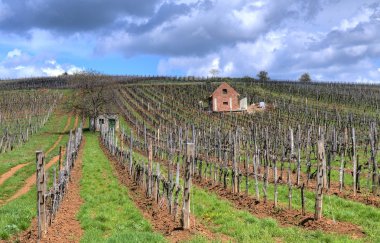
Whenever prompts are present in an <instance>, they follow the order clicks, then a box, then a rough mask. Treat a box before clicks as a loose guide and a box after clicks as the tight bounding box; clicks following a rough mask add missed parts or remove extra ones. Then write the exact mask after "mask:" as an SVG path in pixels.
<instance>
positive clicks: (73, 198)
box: [14, 138, 86, 243]
mask: <svg viewBox="0 0 380 243" xmlns="http://www.w3.org/2000/svg"><path fill="white" fill-rule="evenodd" d="M85 143H86V141H85V138H83V141H82V144H81V147H80V149H79V154H78V158H77V160H76V161H75V166H74V168H73V169H72V171H71V181H70V183H69V189H68V191H67V193H66V194H65V197H64V198H63V200H62V202H61V205H60V207H59V210H58V213H57V215H56V217H55V219H54V220H53V223H52V225H50V226H49V227H48V230H47V234H46V235H44V236H43V238H42V239H41V241H40V242H62V243H64V242H79V241H80V239H81V237H82V235H83V230H82V228H81V226H80V223H79V221H78V220H77V218H76V215H77V213H78V212H79V209H80V207H81V205H82V203H83V199H82V198H81V197H80V180H81V178H82V157H83V146H84V144H85ZM14 240H18V241H20V242H37V219H36V218H34V219H33V221H32V225H31V226H30V227H29V229H28V230H26V231H24V232H23V233H21V234H20V235H19V236H17V237H16V239H14Z"/></svg>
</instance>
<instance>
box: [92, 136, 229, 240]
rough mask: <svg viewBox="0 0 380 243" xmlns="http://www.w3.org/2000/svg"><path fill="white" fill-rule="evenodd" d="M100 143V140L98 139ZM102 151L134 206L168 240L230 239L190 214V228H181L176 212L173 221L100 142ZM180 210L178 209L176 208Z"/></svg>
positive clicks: (163, 208) (165, 210)
mask: <svg viewBox="0 0 380 243" xmlns="http://www.w3.org/2000/svg"><path fill="white" fill-rule="evenodd" d="M99 143H100V144H101V142H100V141H99ZM101 147H102V150H103V152H104V153H105V154H106V155H107V157H108V159H109V160H110V161H111V164H112V166H113V168H114V170H115V174H116V176H117V177H118V179H119V181H120V182H122V183H123V184H124V185H125V186H126V187H127V188H128V189H129V191H128V192H129V196H130V197H131V198H132V200H133V202H134V203H135V205H136V207H137V208H139V209H140V211H141V212H142V214H143V215H144V218H145V219H147V220H148V221H149V222H150V223H151V225H152V226H153V228H154V230H155V231H158V232H160V233H161V234H163V235H164V236H165V237H166V239H167V240H168V241H169V242H179V241H184V240H190V239H191V238H192V237H193V236H195V235H202V236H204V237H205V238H207V239H209V240H219V241H222V242H230V241H231V239H230V238H229V237H227V236H225V235H222V234H214V233H213V232H211V231H210V230H208V229H207V228H206V227H205V226H204V225H202V224H201V223H199V222H197V221H196V219H195V217H194V216H193V215H191V218H190V221H191V225H192V227H191V229H190V230H183V229H182V228H181V226H180V222H179V216H180V214H178V216H177V218H176V220H175V221H174V216H173V215H170V214H169V212H168V210H167V209H166V207H165V206H163V207H159V205H158V204H157V203H156V202H155V200H154V199H153V198H147V197H146V196H145V192H144V190H143V189H142V188H141V186H139V185H136V183H135V182H133V180H132V179H131V178H130V177H129V176H128V172H127V170H126V168H123V167H122V166H121V165H120V163H118V162H117V161H116V160H115V159H114V158H113V156H112V155H111V154H110V153H109V152H108V150H106V149H105V148H104V147H103V145H102V144H101ZM178 211H180V210H178Z"/></svg>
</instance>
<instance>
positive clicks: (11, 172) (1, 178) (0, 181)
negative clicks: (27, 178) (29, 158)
mask: <svg viewBox="0 0 380 243" xmlns="http://www.w3.org/2000/svg"><path fill="white" fill-rule="evenodd" d="M28 164H30V163H25V164H19V165H16V166H15V167H12V168H11V169H10V170H9V171H7V172H5V173H4V174H2V175H1V176H0V185H1V184H3V183H4V182H5V181H6V180H8V179H9V178H10V177H12V176H13V175H14V174H15V173H16V172H17V171H18V170H20V169H22V168H24V167H25V166H27V165H28Z"/></svg>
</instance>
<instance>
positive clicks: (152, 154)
mask: <svg viewBox="0 0 380 243" xmlns="http://www.w3.org/2000/svg"><path fill="white" fill-rule="evenodd" d="M66 79H67V78H65V80H59V79H53V80H52V81H49V80H43V81H40V80H32V81H33V82H31V83H30V85H31V84H35V85H32V86H30V85H28V86H25V85H24V83H25V80H21V81H20V83H17V82H16V81H12V82H8V83H7V82H5V83H4V84H3V85H5V86H4V87H8V88H12V89H19V90H7V91H1V92H0V215H1V217H0V241H1V240H4V241H21V242H34V241H36V240H41V241H42V242H79V241H81V242H104V241H107V242H108V241H109V242H142V241H146V242H294V241H299V242H325V241H328V242H351V241H358V242H380V209H379V208H380V175H379V173H380V170H379V166H380V165H379V163H380V153H378V150H379V149H380V142H379V140H380V135H379V129H380V126H379V125H380V107H379V106H380V87H379V86H376V85H354V84H333V83H296V82H280V81H269V82H259V81H257V80H253V79H226V80H224V81H227V82H228V83H229V84H230V85H231V86H232V87H233V88H234V89H236V91H237V92H238V93H239V94H240V96H239V97H240V98H245V97H247V101H248V104H260V103H265V108H260V109H258V108H257V109H254V110H253V112H249V113H248V112H245V111H236V112H232V111H231V112H211V106H210V101H209V99H210V95H211V94H212V93H213V91H214V90H216V89H217V87H218V86H219V85H220V84H221V81H222V80H220V79H202V78H199V79H194V78H170V77H149V78H148V77H122V76H120V77H96V76H93V77H91V78H88V79H87V80H85V79H82V80H81V82H78V83H75V80H74V78H72V79H73V80H69V81H67V80H66ZM91 79H94V80H93V81H94V83H93V87H92V88H88V87H89V86H86V85H85V84H86V83H85V82H87V81H89V80H90V81H91ZM49 82H50V83H51V86H50V87H49ZM40 85H42V86H43V89H42V87H40ZM30 88H32V89H30ZM35 88H37V89H35ZM102 95H103V96H107V97H101V96H102ZM85 99H88V100H87V101H86V100H85ZM78 102H79V104H78ZM96 102H99V104H96ZM84 103H86V105H87V104H88V105H87V106H84V105H83V104H84ZM91 104H93V107H95V108H94V111H92V110H91V107H92V106H91ZM107 114H112V115H113V114H117V115H118V121H117V122H118V123H120V125H119V124H118V125H116V124H114V123H115V122H116V121H114V120H113V119H112V121H111V120H109V121H104V119H105V118H104V117H107ZM99 115H103V116H102V119H101V121H100V120H99V121H97V122H99V126H100V129H98V131H93V130H92V125H91V121H93V120H96V119H93V118H96V117H98V116H99ZM104 122H109V124H108V123H107V126H105V125H104ZM102 124H103V125H102ZM82 129H83V132H82ZM95 130H96V129H95ZM36 205H37V206H36Z"/></svg>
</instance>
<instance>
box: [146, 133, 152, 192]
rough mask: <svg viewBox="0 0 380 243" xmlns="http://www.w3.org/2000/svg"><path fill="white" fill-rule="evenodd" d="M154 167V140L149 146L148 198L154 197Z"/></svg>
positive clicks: (150, 141)
mask: <svg viewBox="0 0 380 243" xmlns="http://www.w3.org/2000/svg"><path fill="white" fill-rule="evenodd" d="M152 167H153V148H152V140H151V139H149V145H148V188H147V196H148V197H151V196H152V177H153V176H152V174H153V173H152V169H153V168H152Z"/></svg>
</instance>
